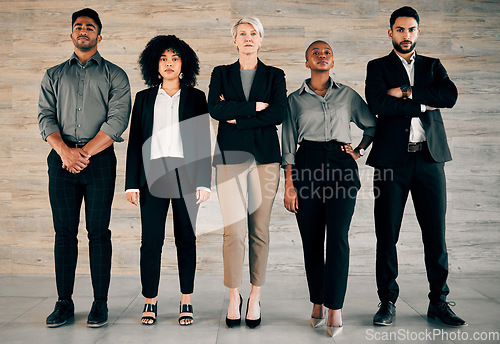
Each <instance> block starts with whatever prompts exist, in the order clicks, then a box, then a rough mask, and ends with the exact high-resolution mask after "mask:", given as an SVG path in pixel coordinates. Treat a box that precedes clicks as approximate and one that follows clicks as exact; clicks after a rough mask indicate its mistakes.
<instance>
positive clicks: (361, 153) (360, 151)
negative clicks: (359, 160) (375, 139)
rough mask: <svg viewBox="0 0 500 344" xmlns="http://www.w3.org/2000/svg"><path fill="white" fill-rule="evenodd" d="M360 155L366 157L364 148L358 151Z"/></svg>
mask: <svg viewBox="0 0 500 344" xmlns="http://www.w3.org/2000/svg"><path fill="white" fill-rule="evenodd" d="M356 150H357V151H358V153H359V156H363V155H365V149H364V148H360V149H356Z"/></svg>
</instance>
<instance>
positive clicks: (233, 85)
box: [208, 60, 287, 165]
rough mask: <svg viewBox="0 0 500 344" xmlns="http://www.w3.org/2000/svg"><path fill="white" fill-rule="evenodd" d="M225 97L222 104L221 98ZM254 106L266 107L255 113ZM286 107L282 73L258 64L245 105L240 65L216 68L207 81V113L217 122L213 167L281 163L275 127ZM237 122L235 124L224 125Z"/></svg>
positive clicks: (280, 120)
mask: <svg viewBox="0 0 500 344" xmlns="http://www.w3.org/2000/svg"><path fill="white" fill-rule="evenodd" d="M221 95H223V96H224V100H221V99H220V96H221ZM256 102H265V103H269V107H268V108H266V109H265V110H262V111H258V112H256V111H255V103H256ZM286 107H287V100H286V83H285V73H284V72H283V71H282V70H281V69H279V68H275V67H271V66H266V65H265V64H264V63H262V62H261V61H260V60H259V61H258V63H257V71H256V72H255V78H254V80H253V84H252V88H251V90H250V95H249V97H248V101H247V100H246V98H245V94H244V93H243V86H242V84H241V76H240V63H239V61H236V62H235V63H233V64H231V65H224V66H218V67H215V68H214V70H213V71H212V78H211V79H210V90H209V93H208V109H209V111H210V116H212V117H213V118H214V119H216V120H218V121H219V129H218V133H217V144H218V149H220V151H221V153H222V154H218V152H217V150H216V152H215V153H214V165H218V164H223V163H225V164H235V163H243V162H245V161H247V160H248V158H249V157H252V156H253V157H254V158H255V160H256V161H257V163H260V164H269V163H274V162H280V161H281V154H280V145H279V140H278V135H277V133H276V131H277V128H276V126H277V125H279V124H281V122H282V121H283V119H284V118H285V114H286ZM231 119H236V124H229V123H227V122H226V121H227V120H231Z"/></svg>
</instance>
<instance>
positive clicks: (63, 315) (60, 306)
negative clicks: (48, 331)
mask: <svg viewBox="0 0 500 344" xmlns="http://www.w3.org/2000/svg"><path fill="white" fill-rule="evenodd" d="M74 315H75V305H74V304H73V301H72V300H59V301H57V302H56V305H55V307H54V311H53V312H52V313H51V314H50V315H49V316H48V317H47V320H46V321H45V323H46V324H47V327H59V326H62V325H64V324H66V323H67V322H68V320H69V319H71V318H72V317H73V316H74Z"/></svg>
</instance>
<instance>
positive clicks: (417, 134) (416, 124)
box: [396, 52, 426, 142]
mask: <svg viewBox="0 0 500 344" xmlns="http://www.w3.org/2000/svg"><path fill="white" fill-rule="evenodd" d="M396 55H397V56H398V57H399V59H400V60H401V63H402V64H403V67H405V70H406V73H407V74H408V79H410V86H413V84H414V81H415V52H413V55H412V56H411V58H410V63H408V62H407V61H406V60H405V59H404V58H402V57H401V56H399V55H398V54H396ZM409 98H410V99H411V95H410V97H409ZM420 111H422V112H425V105H424V104H420ZM425 140H426V137H425V130H424V127H423V126H422V121H421V120H420V118H418V117H413V118H412V119H411V125H410V140H409V141H410V142H423V141H425Z"/></svg>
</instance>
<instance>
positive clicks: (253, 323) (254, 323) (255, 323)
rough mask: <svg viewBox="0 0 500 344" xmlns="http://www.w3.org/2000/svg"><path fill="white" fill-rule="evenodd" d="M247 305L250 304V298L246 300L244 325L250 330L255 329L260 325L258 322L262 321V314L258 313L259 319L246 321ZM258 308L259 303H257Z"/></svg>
mask: <svg viewBox="0 0 500 344" xmlns="http://www.w3.org/2000/svg"><path fill="white" fill-rule="evenodd" d="M249 303H250V298H248V301H247V312H246V315H245V324H247V326H248V327H250V328H256V327H257V326H259V325H260V322H261V320H262V312H260V311H259V319H248V318H247V315H248V304H249ZM259 308H260V301H259Z"/></svg>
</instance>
